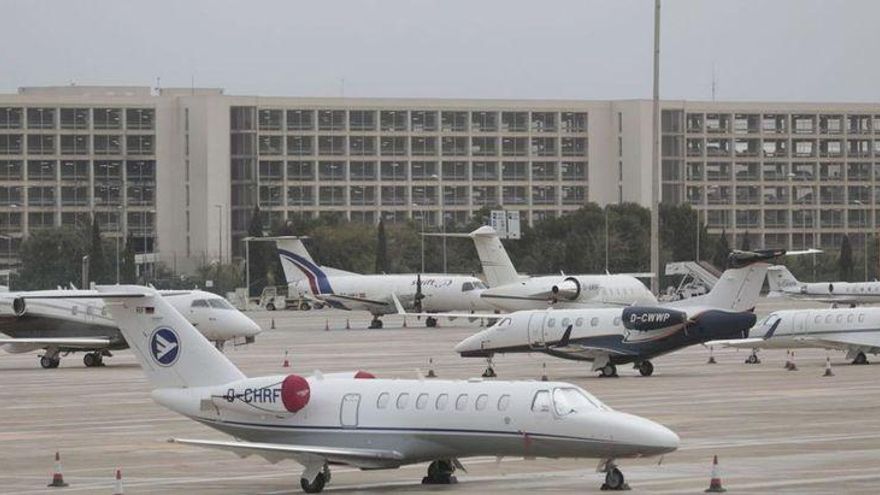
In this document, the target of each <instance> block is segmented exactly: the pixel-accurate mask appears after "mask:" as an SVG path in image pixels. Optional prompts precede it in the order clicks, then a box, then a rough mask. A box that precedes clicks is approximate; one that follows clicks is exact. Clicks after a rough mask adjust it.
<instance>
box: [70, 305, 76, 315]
mask: <svg viewBox="0 0 880 495" xmlns="http://www.w3.org/2000/svg"><path fill="white" fill-rule="evenodd" d="M77 312H78V308H77V307H76V306H71V307H70V314H72V315H73V316H76V313H77Z"/></svg>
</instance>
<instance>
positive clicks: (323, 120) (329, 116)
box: [318, 110, 345, 131]
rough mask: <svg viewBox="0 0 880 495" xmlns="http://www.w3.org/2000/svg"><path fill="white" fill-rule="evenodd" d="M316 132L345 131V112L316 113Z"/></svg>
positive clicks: (320, 111)
mask: <svg viewBox="0 0 880 495" xmlns="http://www.w3.org/2000/svg"><path fill="white" fill-rule="evenodd" d="M318 130H319V131H344V130H345V110H319V111H318Z"/></svg>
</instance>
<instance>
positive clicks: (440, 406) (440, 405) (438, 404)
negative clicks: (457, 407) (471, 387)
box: [434, 394, 449, 411]
mask: <svg viewBox="0 0 880 495" xmlns="http://www.w3.org/2000/svg"><path fill="white" fill-rule="evenodd" d="M448 403H449V394H440V395H438V396H437V400H436V401H435V402H434V407H435V408H436V409H437V410H438V411H443V410H445V409H446V404H448Z"/></svg>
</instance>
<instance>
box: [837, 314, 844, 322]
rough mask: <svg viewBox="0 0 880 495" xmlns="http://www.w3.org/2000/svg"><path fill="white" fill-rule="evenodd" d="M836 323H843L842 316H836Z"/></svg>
mask: <svg viewBox="0 0 880 495" xmlns="http://www.w3.org/2000/svg"><path fill="white" fill-rule="evenodd" d="M837 323H843V315H837Z"/></svg>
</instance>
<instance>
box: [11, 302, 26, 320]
mask: <svg viewBox="0 0 880 495" xmlns="http://www.w3.org/2000/svg"><path fill="white" fill-rule="evenodd" d="M12 312H13V313H15V316H18V317H22V316H24V315H25V313H27V302H25V300H24V298H23V297H16V298H15V299H13V300H12Z"/></svg>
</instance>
